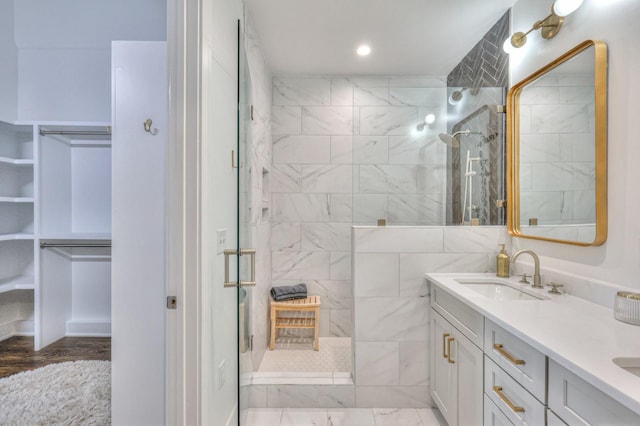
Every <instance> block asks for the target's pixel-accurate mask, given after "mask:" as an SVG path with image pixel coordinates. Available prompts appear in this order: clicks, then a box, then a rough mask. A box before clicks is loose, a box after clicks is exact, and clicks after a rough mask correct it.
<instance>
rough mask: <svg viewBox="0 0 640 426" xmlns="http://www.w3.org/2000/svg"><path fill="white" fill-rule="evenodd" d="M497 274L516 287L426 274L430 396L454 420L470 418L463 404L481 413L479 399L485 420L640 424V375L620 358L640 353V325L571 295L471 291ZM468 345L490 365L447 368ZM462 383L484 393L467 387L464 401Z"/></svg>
mask: <svg viewBox="0 0 640 426" xmlns="http://www.w3.org/2000/svg"><path fill="white" fill-rule="evenodd" d="M494 280H497V281H500V282H502V283H505V284H504V285H507V284H510V283H509V282H507V280H499V279H496V278H495V277H494V276H493V275H492V274H446V273H443V274H427V281H428V282H429V283H430V284H431V285H430V296H431V308H432V309H431V366H430V368H431V376H430V378H431V396H432V397H433V400H434V402H435V404H436V405H437V406H438V408H440V409H441V410H442V411H443V415H444V418H445V419H446V420H447V422H448V423H449V425H455V424H464V423H462V422H461V416H460V414H459V413H461V412H462V411H464V410H469V411H470V412H472V413H473V414H474V415H475V414H476V412H477V408H476V405H475V404H476V402H477V401H478V398H481V397H482V398H483V403H484V406H483V413H482V417H481V419H482V420H476V421H475V423H474V424H478V425H479V424H484V425H536V426H537V425H554V426H560V425H567V424H568V425H636V426H637V425H640V381H638V378H637V377H634V375H633V373H632V372H629V371H623V369H622V368H620V367H619V366H618V365H616V363H614V362H613V359H615V358H616V356H621V355H620V354H625V355H626V356H629V354H637V353H640V340H638V329H637V327H635V328H634V327H633V326H629V325H627V324H622V323H620V322H618V321H615V320H614V319H613V315H612V313H611V312H610V310H608V309H607V308H605V307H603V306H598V305H595V304H593V303H590V302H588V301H585V300H583V299H580V298H577V297H573V296H568V295H560V296H553V297H552V298H549V296H548V295H547V294H546V291H544V290H542V291H539V292H538V294H539V300H498V299H499V298H497V297H496V298H492V297H489V296H487V295H486V294H484V293H481V292H479V291H477V289H476V288H471V287H473V286H472V284H478V283H487V282H488V283H490V284H491V283H493V282H494ZM513 284H515V280H513ZM512 287H513V288H516V289H518V286H517V284H515V285H514V286H512ZM607 317H610V318H607ZM562 321H564V323H562V326H558V325H557V324H560V323H561V322H562ZM450 338H453V340H452V341H451V347H452V348H454V347H455V349H451V350H449V348H448V346H447V343H448V342H449V340H448V339H450ZM460 342H462V343H465V344H468V346H472V347H473V348H475V349H476V350H481V351H482V356H483V358H484V363H483V365H481V366H480V365H478V366H476V367H477V368H474V369H471V368H466V369H464V368H463V369H461V368H458V369H457V370H451V369H450V367H449V370H447V367H448V366H447V365H446V364H447V363H448V358H449V355H451V358H452V359H453V360H455V361H456V362H457V360H458V359H459V358H463V357H462V355H461V354H460V353H459V352H461V349H460V346H462V345H460V344H458V345H457V346H456V343H460ZM474 359H475V357H474ZM472 364H473V363H472ZM467 365H469V364H467ZM480 370H483V374H484V375H483V378H482V379H481V381H480V383H481V384H482V386H481V389H477V386H476V385H477V383H478V382H479V379H478V377H477V375H476V374H477V372H478V371H480ZM456 386H457V388H456ZM461 386H466V387H467V389H466V390H468V391H469V392H476V393H473V394H469V395H467V394H464V398H465V399H466V400H467V401H473V402H466V403H465V406H464V407H462V408H461V406H460V401H461V398H462V396H461V392H460V390H459V389H460V387H461ZM456 404H457V405H456ZM470 407H471V408H470Z"/></svg>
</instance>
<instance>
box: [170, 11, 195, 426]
mask: <svg viewBox="0 0 640 426" xmlns="http://www.w3.org/2000/svg"><path fill="white" fill-rule="evenodd" d="M200 10H201V0H168V1H167V46H168V62H169V63H168V67H169V82H168V83H169V149H168V155H167V158H168V164H167V170H168V179H167V191H168V194H167V200H168V203H167V236H168V238H167V251H168V253H167V287H168V288H167V290H168V294H170V295H171V294H174V295H176V296H177V300H178V303H177V309H176V310H175V311H169V313H168V315H167V375H166V377H167V417H166V418H167V424H175V425H200V424H201V414H200V413H201V409H200V404H201V401H200V394H201V390H200V370H201V360H200V353H201V350H200V318H201V306H200V297H199V296H200V294H199V293H200V286H199V283H200V265H199V258H200V256H199V253H200V233H199V228H200V218H199V210H200V209H199V182H200V167H199V161H198V158H199V153H200V86H201V77H200V52H201V49H200V45H201V30H200V28H201V27H200Z"/></svg>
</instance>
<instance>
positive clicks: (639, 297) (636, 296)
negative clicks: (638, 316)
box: [617, 291, 640, 300]
mask: <svg viewBox="0 0 640 426" xmlns="http://www.w3.org/2000/svg"><path fill="white" fill-rule="evenodd" d="M617 295H618V297H622V298H623V299H629V300H640V293H633V292H631V291H619V292H618V293H617Z"/></svg>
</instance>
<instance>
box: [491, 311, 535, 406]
mask: <svg viewBox="0 0 640 426" xmlns="http://www.w3.org/2000/svg"><path fill="white" fill-rule="evenodd" d="M484 351H485V353H486V354H487V355H488V356H489V357H490V358H491V359H492V360H493V361H494V362H495V363H496V364H498V365H499V366H500V367H502V369H504V370H505V371H506V372H507V373H509V375H511V377H513V378H514V379H515V380H516V381H517V382H518V383H520V384H521V385H522V386H524V387H525V388H526V389H527V390H528V391H529V392H531V394H533V396H535V397H536V398H538V400H539V401H541V402H543V403H544V402H546V398H545V396H546V395H545V390H546V376H547V375H546V365H547V364H546V362H547V361H546V357H545V355H544V354H543V353H542V352H539V351H537V350H535V349H534V348H533V347H531V345H529V344H528V343H525V342H523V341H522V340H521V339H520V338H518V337H516V336H514V335H513V334H511V333H509V332H508V331H507V330H505V329H504V328H502V327H500V326H499V325H497V324H495V323H494V322H492V321H490V320H488V319H485V326H484Z"/></svg>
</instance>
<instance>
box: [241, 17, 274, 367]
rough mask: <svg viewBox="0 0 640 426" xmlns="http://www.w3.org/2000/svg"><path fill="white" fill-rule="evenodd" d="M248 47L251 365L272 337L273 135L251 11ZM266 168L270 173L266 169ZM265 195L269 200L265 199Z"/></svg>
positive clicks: (268, 84) (265, 77) (264, 73)
mask: <svg viewBox="0 0 640 426" xmlns="http://www.w3.org/2000/svg"><path fill="white" fill-rule="evenodd" d="M245 48H246V53H247V65H248V67H247V68H248V69H247V71H248V73H249V76H250V79H251V89H250V102H251V104H252V105H253V120H250V122H249V124H248V125H249V129H248V132H247V134H248V135H249V139H248V143H249V144H250V150H249V152H250V153H251V157H250V158H249V159H248V160H247V162H248V163H249V168H250V171H249V173H250V184H249V186H250V190H249V191H248V194H247V197H248V199H247V200H246V202H247V205H248V206H249V207H250V218H249V229H250V235H249V240H250V243H249V245H250V246H251V247H252V248H255V249H256V283H257V284H256V287H254V288H252V289H251V290H250V291H251V296H252V297H251V314H250V315H251V320H250V324H251V334H253V336H254V337H253V351H252V352H251V358H252V369H253V370H256V369H257V368H258V367H259V366H260V362H261V361H262V357H263V356H264V352H265V350H266V348H267V344H268V343H267V342H268V337H269V290H270V289H271V222H270V216H269V210H268V208H269V207H270V205H269V203H268V198H269V197H268V196H267V197H265V196H264V195H265V194H267V195H268V193H269V188H268V186H269V182H270V181H271V180H272V179H273V178H272V177H271V173H268V172H269V171H270V167H271V155H272V139H271V126H272V124H271V104H272V101H271V89H272V85H271V73H270V72H269V69H268V67H267V64H266V62H265V60H264V57H263V55H262V52H261V51H260V46H259V44H258V37H257V35H256V33H255V29H254V26H253V24H252V22H251V19H250V17H249V15H246V18H245ZM265 172H267V173H265ZM265 198H266V199H267V200H265Z"/></svg>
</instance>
